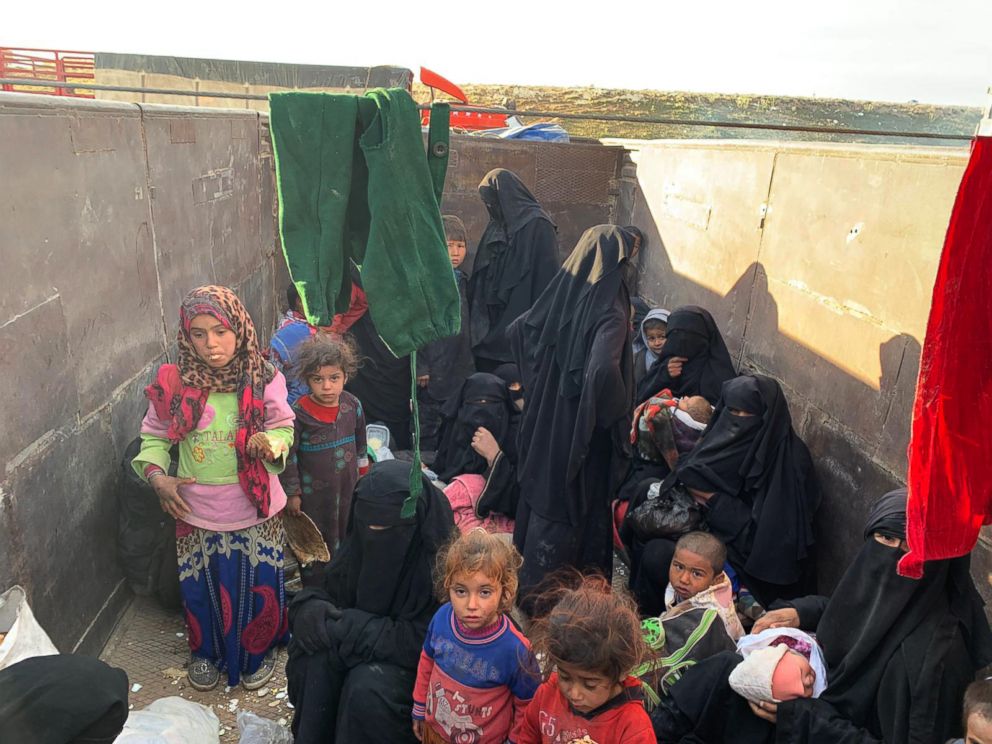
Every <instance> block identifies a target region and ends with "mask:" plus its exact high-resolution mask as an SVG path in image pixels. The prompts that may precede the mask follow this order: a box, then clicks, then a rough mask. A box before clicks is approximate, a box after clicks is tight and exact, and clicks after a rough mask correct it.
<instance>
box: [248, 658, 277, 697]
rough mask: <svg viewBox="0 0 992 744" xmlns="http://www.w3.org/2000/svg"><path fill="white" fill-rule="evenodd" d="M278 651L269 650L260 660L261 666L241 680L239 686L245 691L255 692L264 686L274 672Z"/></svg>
mask: <svg viewBox="0 0 992 744" xmlns="http://www.w3.org/2000/svg"><path fill="white" fill-rule="evenodd" d="M278 654H279V651H278V649H274V648H273V649H271V650H270V651H269V653H267V654H266V655H265V658H264V659H262V665H261V666H260V667H259V668H258V669H257V670H256V671H255V673H254V674H247V675H245V676H244V677H242V678H241V686H242V687H244V688H245V689H246V690H257V689H258V688H259V687H262V686H263V685H265V683H266V682H268V681H269V680H270V679H271V678H272V673H273V672H274V671H275V670H276V658H277V656H278Z"/></svg>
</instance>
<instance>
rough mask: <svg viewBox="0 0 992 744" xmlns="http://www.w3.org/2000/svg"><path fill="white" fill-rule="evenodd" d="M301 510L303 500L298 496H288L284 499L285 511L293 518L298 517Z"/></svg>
mask: <svg viewBox="0 0 992 744" xmlns="http://www.w3.org/2000/svg"><path fill="white" fill-rule="evenodd" d="M302 509H303V499H302V498H301V497H300V495H299V494H297V495H296V496H290V497H289V498H287V499H286V511H287V512H288V513H289V514H290V515H291V516H294V517H298V516H300V511H301V510H302Z"/></svg>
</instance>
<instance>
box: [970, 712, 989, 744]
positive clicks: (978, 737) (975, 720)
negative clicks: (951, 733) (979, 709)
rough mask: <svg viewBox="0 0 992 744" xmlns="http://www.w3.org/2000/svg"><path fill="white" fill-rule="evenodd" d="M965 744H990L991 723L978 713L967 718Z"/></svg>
mask: <svg viewBox="0 0 992 744" xmlns="http://www.w3.org/2000/svg"><path fill="white" fill-rule="evenodd" d="M964 741H965V744H992V721H990V720H989V719H988V718H984V717H983V716H981V715H979V714H978V713H972V714H971V715H970V716H968V733H967V734H965V737H964Z"/></svg>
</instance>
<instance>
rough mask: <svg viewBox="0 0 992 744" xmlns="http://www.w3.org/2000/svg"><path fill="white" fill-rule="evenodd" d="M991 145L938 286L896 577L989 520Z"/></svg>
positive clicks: (985, 143) (968, 182)
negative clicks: (905, 549)
mask: <svg viewBox="0 0 992 744" xmlns="http://www.w3.org/2000/svg"><path fill="white" fill-rule="evenodd" d="M990 423H992V138H990V137H979V138H977V139H976V140H975V142H974V145H973V147H972V151H971V159H970V160H969V162H968V167H967V169H966V170H965V172H964V177H963V178H962V180H961V186H960V187H959V189H958V195H957V199H956V200H955V202H954V210H953V211H952V212H951V221H950V224H949V225H948V228H947V237H946V238H945V239H944V250H943V253H942V254H941V257H940V266H939V268H938V269H937V278H936V280H935V282H934V287H933V302H932V304H931V306H930V319H929V321H928V322H927V336H926V340H925V341H924V342H923V352H922V356H921V358H920V376H919V380H918V382H917V386H916V401H915V403H914V405H913V424H912V437H911V439H910V443H909V476H908V481H909V482H908V486H909V504H908V507H907V525H906V537H907V540H908V542H909V553H908V554H907V555H905V556H904V557H903V558H902V560H901V561H900V562H899V573H900V574H902V575H903V576H911V577H914V578H919V577H920V576H922V573H923V562H924V561H929V560H939V559H942V558H954V557H957V556H961V555H965V554H966V553H968V552H969V551H971V549H972V548H973V547H975V543H976V542H977V541H978V531H979V529H980V528H981V526H982V525H983V524H989V523H990V522H992V427H990Z"/></svg>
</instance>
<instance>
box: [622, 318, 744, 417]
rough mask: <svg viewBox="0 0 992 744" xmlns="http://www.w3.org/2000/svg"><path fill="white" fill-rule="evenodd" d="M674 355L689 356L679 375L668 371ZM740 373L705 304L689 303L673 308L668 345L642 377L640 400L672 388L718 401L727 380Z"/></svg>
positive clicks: (639, 390) (680, 394) (669, 321)
mask: <svg viewBox="0 0 992 744" xmlns="http://www.w3.org/2000/svg"><path fill="white" fill-rule="evenodd" d="M672 357H684V358H686V359H688V361H687V362H685V363H684V364H683V365H682V374H681V375H679V376H678V377H672V376H671V375H669V374H668V360H669V359H671V358H672ZM736 375H737V372H736V371H735V370H734V363H733V362H732V361H731V359H730V352H729V351H727V345H726V344H725V343H724V341H723V336H721V335H720V330H719V329H718V328H717V326H716V321H714V320H713V316H712V315H710V314H709V312H708V311H706V310H704V309H703V308H701V307H694V306H691V305H687V306H685V307H680V308H677V309H676V310H673V311H672V313H671V315H669V316H668V330H667V335H666V338H665V345H664V346H663V347H662V349H661V355H660V356H659V357H658V361H656V362H655V363H654V364H653V365H652V366H651V369H649V370H648V372H647V374H646V375H645V376H644V379H642V380H641V384H640V386H639V387H638V388H637V401H638V402H639V403H640V402H643V401H645V400H647V399H648V398H650V397H651V396H652V395H654V394H655V393H657V392H658V391H660V390H664V389H665V388H668V389H669V390H671V391H672V394H673V395H674V396H675V397H676V398H680V397H682V396H684V395H702V396H703V397H704V398H706V400H708V401H709V402H710V403H713V404H715V403H716V401H717V399H718V398H719V396H720V393H721V386H722V385H723V383H724V382H726V381H727V380H729V379H731V378H733V377H735V376H736Z"/></svg>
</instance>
